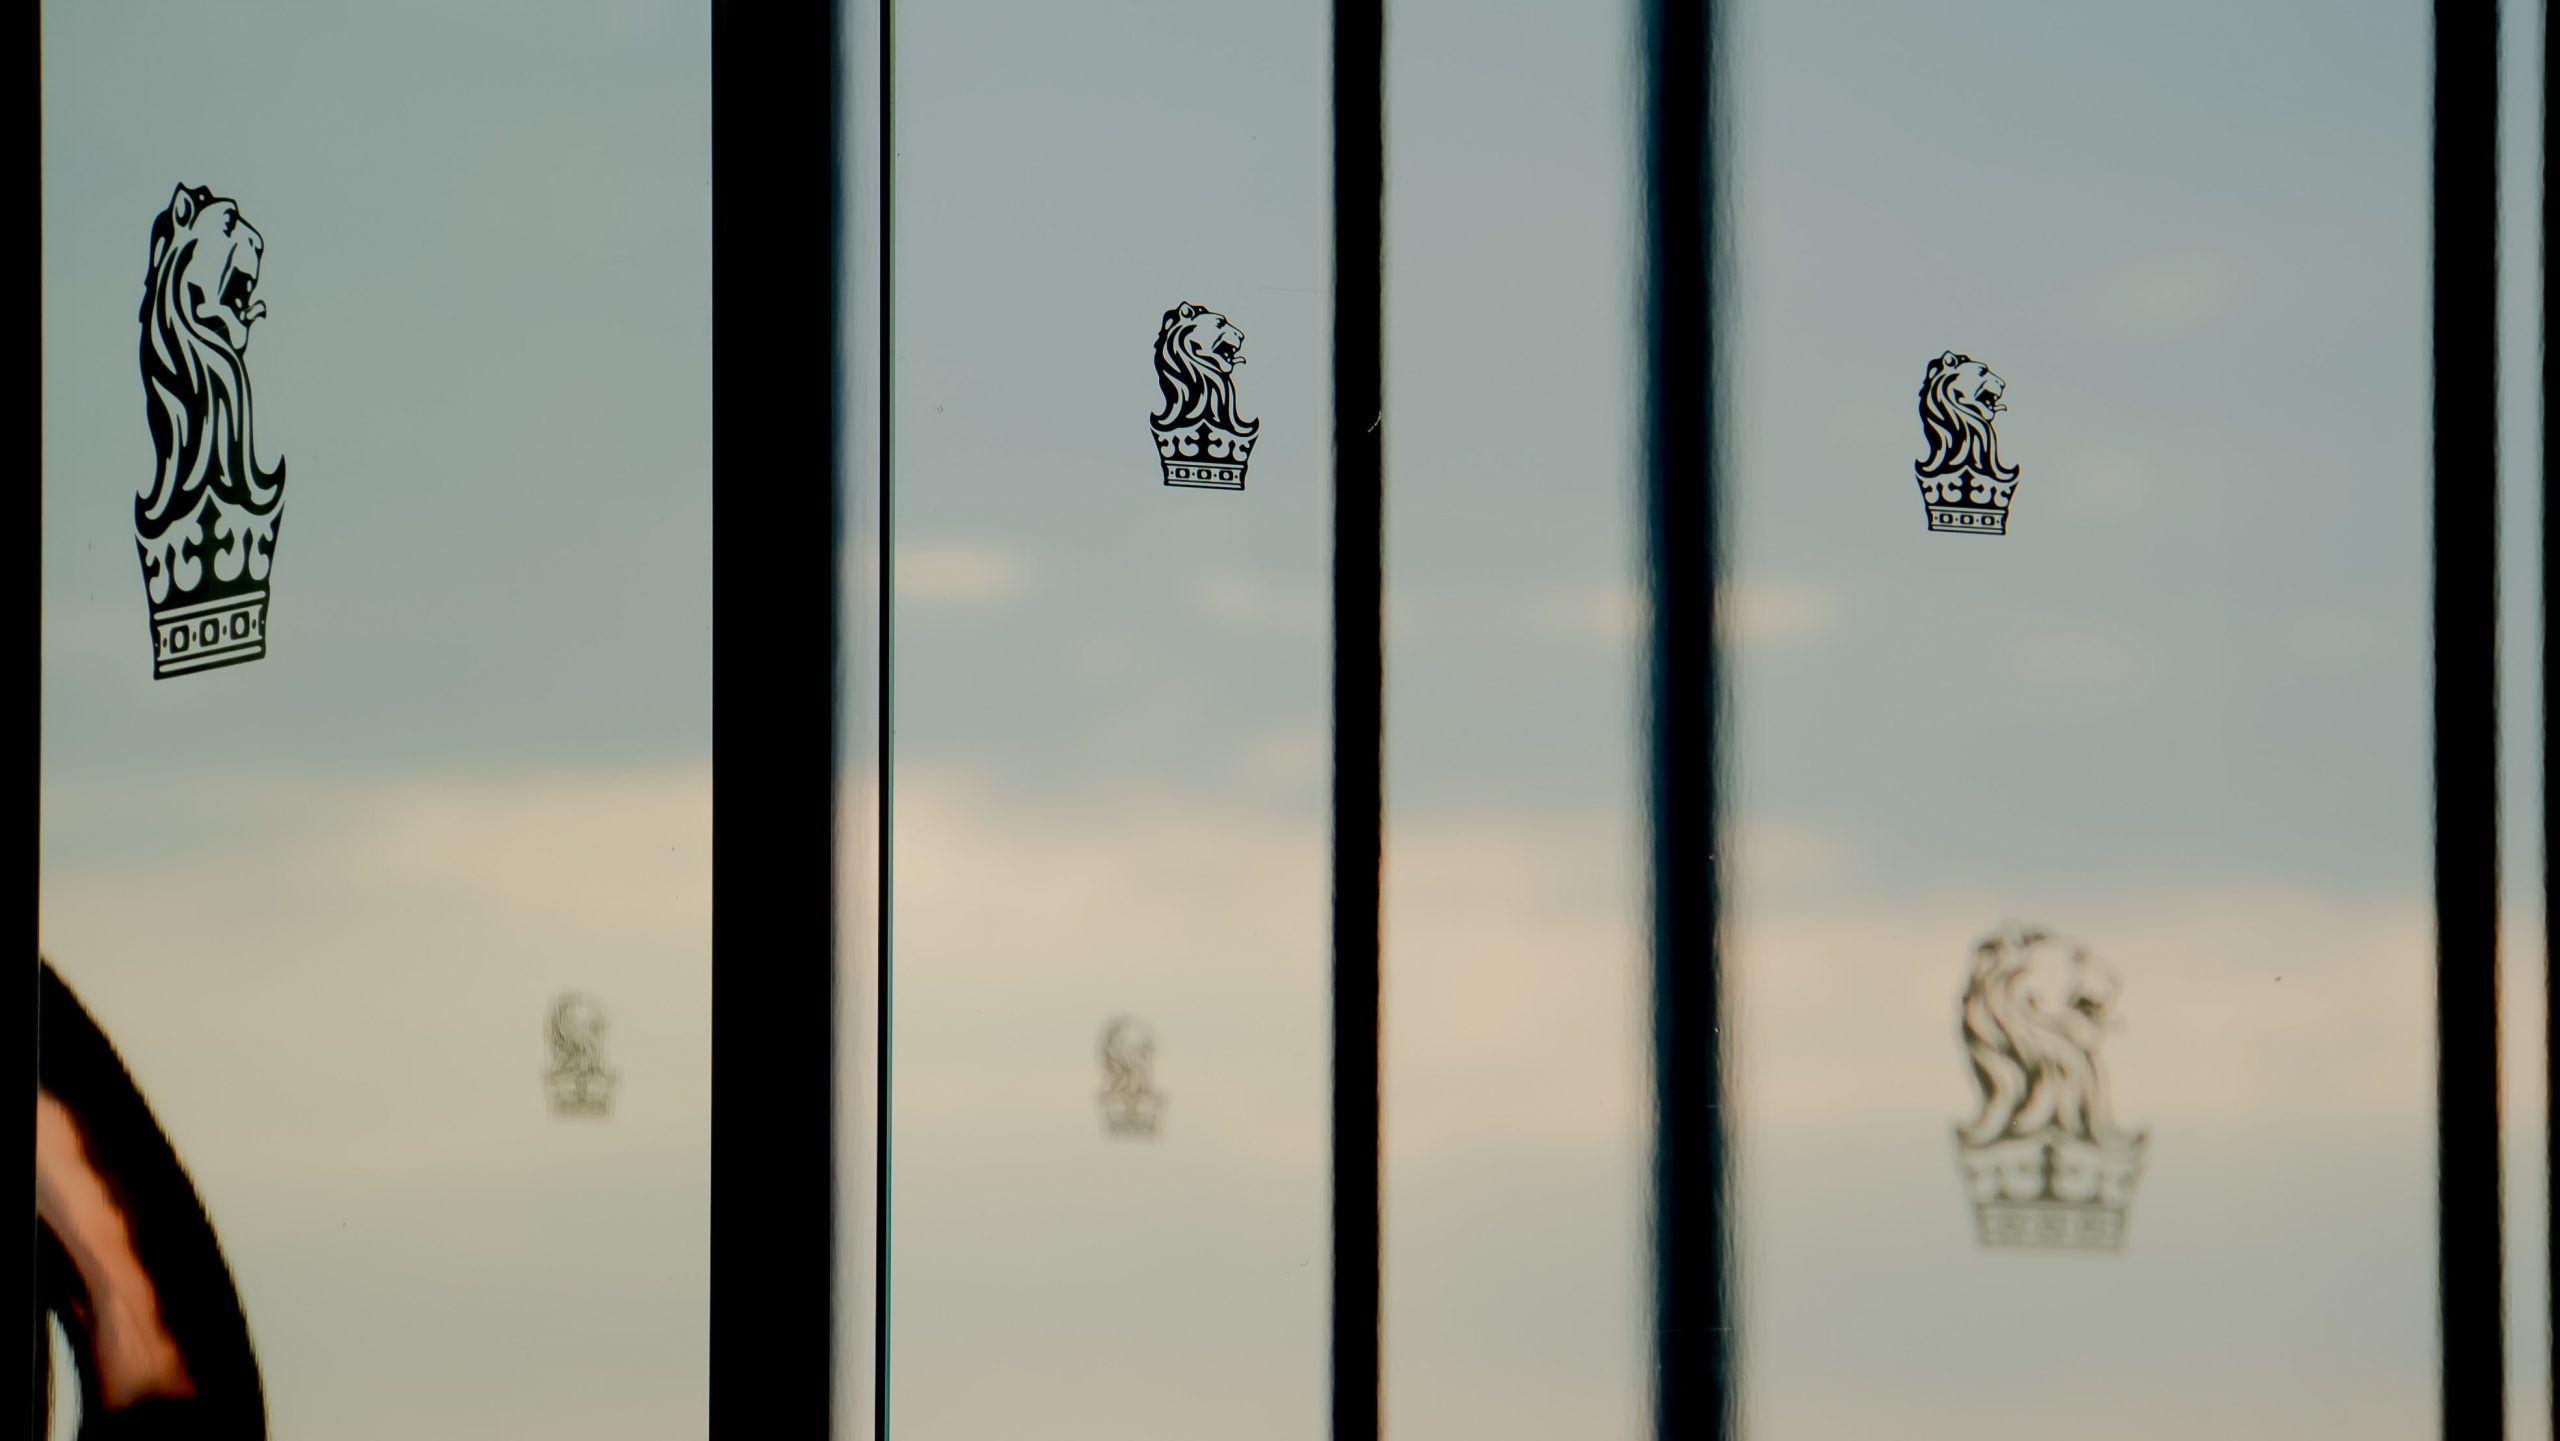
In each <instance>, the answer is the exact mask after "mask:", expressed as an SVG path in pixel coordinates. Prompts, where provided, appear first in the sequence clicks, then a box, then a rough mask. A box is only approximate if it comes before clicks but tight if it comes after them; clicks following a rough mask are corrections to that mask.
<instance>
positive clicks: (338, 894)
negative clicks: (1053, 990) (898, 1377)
mask: <svg viewBox="0 0 2560 1441" xmlns="http://www.w3.org/2000/svg"><path fill="white" fill-rule="evenodd" d="M42 32H43V51H42V70H43V80H44V89H43V102H42V103H43V132H42V152H43V186H44V190H43V196H42V200H43V236H42V244H43V261H44V269H43V337H42V344H43V355H42V360H43V366H44V396H43V399H44V416H43V422H44V424H43V434H44V466H43V516H44V527H43V537H42V547H43V557H42V559H43V566H44V593H43V606H44V610H43V620H42V639H41V660H40V666H41V682H42V724H43V737H42V753H41V786H42V792H41V805H42V819H41V828H40V832H39V836H40V840H39V845H40V852H39V855H40V866H41V870H40V877H41V879H40V883H39V885H40V891H39V926H40V931H39V944H40V946H41V948H42V951H43V954H44V956H45V957H46V958H47V959H48V960H49V961H50V962H51V963H52V965H53V967H54V968H55V969H56V970H57V971H58V972H59V974H60V975H61V977H62V978H63V980H64V982H65V983H66V984H67V986H68V987H69V991H70V993H71V994H74V995H76V996H77V998H78V1000H79V1002H80V1003H81V1004H82V1005H83V1006H84V1007H85V1008H86V1011H87V1012H88V1014H89V1015H90V1016H91V1017H92V1018H93V1020H94V1023H95V1026H96V1028H97V1030H98V1031H99V1032H101V1033H103V1035H104V1037H105V1038H106V1040H107V1042H108V1043H110V1044H111V1045H112V1046H113V1048H114V1051H115V1053H116V1054H117V1055H118V1056H120V1057H121V1060H122V1062H123V1063H124V1065H125V1066H126V1067H127V1068H129V1070H130V1073H131V1078H132V1081H133V1082H134V1084H135V1085H136V1086H137V1087H138V1089H139V1091H140V1093H141V1096H142V1098H143V1100H144V1101H145V1102H147V1104H148V1107H149V1115H150V1117H151V1118H154V1121H156V1125H155V1124H154V1121H145V1120H142V1119H140V1118H139V1117H138V1116H137V1115H135V1114H134V1113H131V1112H129V1111H124V1112H119V1111H117V1110H116V1109H115V1107H114V1105H113V1104H112V1102H113V1100H114V1097H113V1096H112V1095H111V1094H110V1093H111V1092H112V1091H113V1089H114V1088H113V1087H112V1086H109V1085H107V1084H106V1083H105V1082H104V1081H101V1080H99V1079H98V1078H97V1076H95V1075H92V1076H90V1077H88V1078H87V1079H85V1080H84V1079H83V1078H81V1077H78V1076H74V1075H71V1074H69V1073H67V1072H64V1071H63V1070H62V1069H61V1067H62V1066H63V1065H67V1064H69V1063H70V1061H71V1060H72V1058H73V1056H74V1048H73V1047H72V1046H71V1045H70V1044H69V1043H68V1042H63V1043H61V1044H57V1042H58V1041H61V1038H62V1037H64V1036H66V1035H69V1034H71V1032H70V1031H69V1030H67V1029H65V1028H66V1027H68V1026H69V1025H70V1022H71V1020H72V1018H71V1016H70V1015H69V1013H68V1012H67V1011H66V1010H64V1009H62V1008H60V1007H56V1008H54V1009H52V1010H51V1011H49V1012H48V1015H47V1018H46V1027H47V1030H46V1040H47V1049H46V1061H45V1064H46V1085H47V1087H48V1089H53V1088H55V1087H60V1088H63V1094H62V1096H61V1100H62V1101H63V1103H64V1105H65V1107H66V1111H67V1115H68V1120H69V1124H70V1130H69V1131H68V1132H67V1133H66V1134H69V1135H71V1136H73V1137H75V1138H76V1139H77V1140H79V1141H80V1142H81V1145H80V1146H78V1147H74V1148H72V1149H71V1150H70V1151H68V1152H63V1151H40V1157H44V1158H49V1159H45V1160H44V1161H43V1162H42V1164H43V1165H44V1166H45V1167H46V1168H48V1169H47V1170H46V1174H47V1175H48V1176H51V1177H53V1178H55V1179H57V1180H59V1179H61V1178H62V1176H63V1175H65V1174H68V1173H56V1172H53V1171H52V1170H50V1167H51V1166H52V1164H53V1160H55V1159H59V1158H60V1157H61V1156H62V1155H64V1154H70V1155H73V1156H74V1158H75V1159H76V1158H77V1156H79V1155H86V1156H87V1157H88V1158H89V1161H90V1162H91V1163H94V1166H95V1168H97V1169H99V1170H102V1171H103V1172H104V1176H105V1180H106V1181H108V1182H110V1183H113V1185H115V1186H117V1187H120V1188H122V1189H121V1190H120V1192H118V1194H121V1196H122V1198H123V1204H122V1205H121V1206H120V1207H119V1209H120V1210H121V1212H122V1221H121V1223H120V1224H119V1225H114V1226H108V1227H107V1228H106V1230H105V1231H103V1232H102V1231H100V1230H98V1229H96V1228H95V1227H94V1226H92V1225H91V1223H92V1222H95V1221H97V1220H98V1218H99V1216H100V1215H101V1214H103V1213H100V1212H93V1211H87V1210H82V1209H81V1208H80V1207H79V1206H78V1205H77V1204H75V1203H70V1202H65V1203H64V1204H70V1205H71V1210H70V1211H69V1212H64V1211H61V1210H56V1211H53V1212H50V1213H45V1214H46V1219H47V1220H48V1221H49V1222H51V1223H56V1224H57V1226H58V1229H59V1230H60V1231H61V1232H62V1234H63V1235H64V1237H65V1240H66V1245H67V1247H68V1248H69V1249H73V1250H77V1249H78V1248H79V1246H80V1245H82V1244H83V1237H86V1238H88V1239H90V1240H96V1239H98V1238H99V1237H100V1236H102V1235H104V1236H107V1237H108V1239H109V1240H112V1239H113V1237H114V1236H116V1235H122V1236H126V1237H128V1238H139V1239H137V1240H133V1242H132V1244H134V1245H136V1246H138V1247H140V1248H141V1260H140V1262H139V1265H140V1268H141V1270H140V1280H142V1281H146V1282H148V1283H150V1285H149V1290H150V1292H151V1294H152V1297H153V1302H154V1304H155V1306H156V1308H157V1310H158V1312H159V1314H160V1316H161V1318H162V1321H163V1322H164V1323H165V1326H166V1328H167V1329H168V1330H169V1331H170V1332H172V1333H173V1334H172V1344H173V1345H174V1347H175V1353H176V1360H177V1362H178V1364H179V1365H180V1366H182V1367H183V1368H184V1370H185V1371H186V1373H187V1385H188V1386H190V1387H191V1388H192V1389H194V1390H195V1391H196V1393H197V1395H198V1398H199V1400H200V1401H201V1402H204V1403H206V1404H212V1403H214V1402H216V1401H218V1400H220V1399H221V1398H222V1397H224V1396H226V1395H228V1396H237V1395H239V1394H241V1392H240V1389H239V1383H240V1380H241V1378H242V1376H243V1372H242V1369H241V1365H240V1361H241V1358H240V1357H239V1356H238V1355H237V1354H236V1353H234V1354H230V1355H225V1354H223V1348H224V1346H225V1344H226V1335H225V1334H224V1333H225V1323H224V1322H223V1318H222V1317H221V1316H220V1315H219V1314H217V1313H218V1312H219V1311H220V1309H221V1306H222V1305H224V1304H227V1303H226V1302H225V1301H224V1298H223V1297H222V1296H221V1295H220V1294H219V1291H220V1287H219V1277H220V1275H221V1273H222V1272H223V1271H227V1272H228V1275H229V1279H230V1282H231V1283H232V1286H233V1288H234V1289H235V1290H236V1294H237V1298H238V1304H239V1310H240V1312H243V1313H245V1317H246V1334H247V1337H248V1339H249V1341H250V1342H251V1344H252V1345H253V1347H254V1359H255V1364H256V1367H257V1370H258V1372H259V1374H260V1376H261V1377H262V1378H263V1388H262V1389H263V1396H264V1407H265V1410H266V1412H267V1415H268V1418H269V1422H270V1425H271V1428H272V1432H273V1434H277V1435H283V1436H367V1437H381V1438H401V1437H420V1438H424V1437H437V1438H444V1437H453V1436H464V1435H468V1436H476V1437H537V1436H539V1437H545V1438H562V1437H604V1436H626V1437H627V1436H633V1435H640V1434H683V1433H691V1434H700V1433H701V1432H702V1430H703V1429H704V1427H705V1425H706V1422H707V1413H708V1404H707V1384H708V1382H707V1354H706V1352H707V1345H708V1321H709V1236H708V1224H709V1149H710V1082H711V1055H710V1044H709V1024H708V1000H709V987H710V967H709V923H710V857H711V776H710V725H709V721H710V683H711V664H710V662H711V647H710V615H711V571H710V564H709V562H710V553H709V545H708V541H709V533H710V531H709V522H710V509H711V490H710V485H709V475H710V445H711V426H710V409H711V388H710V380H711V376H710V314H711V309H710V308H711V294H710V290H711V285H710V282H711V271H710V233H711V204H710V191H709V184H708V182H709V172H710V109H709V107H710V96H709V79H710V71H709V53H710V52H709V30H708V22H707V17H706V16H705V14H704V12H703V9H702V7H700V6H698V5H695V4H690V3H662V0H647V3H630V0H605V3H564V4H552V5H543V6H537V7H517V6H499V5H478V6H464V7H456V6H453V5H447V4H439V5H397V6H393V5H365V6H340V7H323V8H321V9H318V10H315V9H314V8H313V7H309V6H276V5H225V6H219V7H209V6H200V5H192V4H184V3H153V4H145V5H120V6H113V7H101V6H94V5H81V4H59V5H50V6H48V7H47V8H46V10H45V12H44V15H43V24H42ZM138 322H139V323H138ZM251 334H254V337H255V339H254V342H251V341H249V340H248V339H247V337H248V336H249V335H251ZM252 379H253V380H254V382H255V384H254V390H253V389H252V388H251V384H250V382H251V380H252ZM253 402H254V419H255V425H254V429H253V427H252V425H251V420H252V406H253ZM155 427H156V429H155ZM155 442H156V443H155ZM199 442H203V443H199ZM137 500H139V502H140V505H139V510H140V512H141V513H140V514H137ZM288 513H289V515H290V517H291V523H290V524H289V525H282V524H277V522H278V521H279V520H280V519H281V518H282V517H283V516H284V515H286V514H288ZM193 526H201V527H203V529H204V531H205V532H207V533H204V534H195V533H192V532H191V531H190V529H189V528H190V527H193ZM240 544H253V545H254V546H255V547H256V550H257V556H256V557H255V561H256V563H255V564H250V565H247V566H238V565H235V564H234V563H233V559H231V558H230V557H236V556H237V554H238V553H237V551H235V550H234V549H233V547H234V546H235V545H240ZM137 550H140V551H141V552H142V555H143V556H147V557H151V558H152V559H150V560H144V559H141V558H138V556H137ZM155 566H166V567H170V569H171V571H173V572H174V574H170V573H168V572H160V573H163V574H166V575H167V576H168V580H169V583H168V584H164V585H163V586H162V587H161V588H160V589H158V590H156V591H155V590H154V589H153V588H152V586H151V584H150V577H151V576H152V575H153V574H154V573H155ZM191 607H192V608H193V609H190V608H191ZM208 657H210V658H212V659H214V660H217V661H220V662H223V663H221V664H216V665H203V664H199V662H202V661H204V660H206V659H207V658H208ZM155 672H156V673H157V674H158V675H159V677H160V678H157V679H155ZM572 998H574V999H572ZM564 1000H566V1001H568V1004H567V1005H566V1006H565V1007H564V1006H563V1005H562V1002H563V1001H564ZM42 1114H43V1112H42V1110H41V1108H40V1115H42ZM146 1128H147V1129H151V1130H157V1131H158V1132H161V1133H165V1138H166V1143H167V1145H168V1146H169V1147H170V1148H171V1149H173V1150H174V1153H175V1156H176V1158H177V1159H178V1161H179V1162H181V1163H182V1164H183V1166H184V1168H185V1177H186V1178H187V1181H188V1182H191V1186H190V1185H188V1184H187V1183H186V1182H181V1181H178V1180H175V1179H173V1178H172V1176H171V1175H170V1174H169V1173H167V1172H166V1171H165V1170H159V1171H154V1170H152V1168H151V1167H150V1166H149V1165H147V1164H146V1162H145V1160H144V1159H137V1158H147V1156H148V1154H149V1153H151V1152H152V1151H153V1150H154V1148H155V1145H156V1142H155V1141H154V1140H153V1139H152V1137H151V1136H149V1135H148V1134H147V1133H146ZM137 1168H139V1169H137ZM146 1172H149V1174H145V1173H146ZM64 1184H65V1185H70V1182H68V1181H65V1182H64ZM71 1189H72V1190H74V1191H76V1190H78V1187H77V1186H72V1187H71ZM188 1189H192V1191H193V1192H194V1193H195V1195H196V1197H198V1198H200V1200H201V1202H202V1205H203V1207H204V1210H205V1213H206V1215H207V1216H208V1217H209V1219H210V1222H211V1226H212V1231H213V1236H214V1238H215V1241H216V1242H217V1243H218V1246H219V1258H220V1260H219V1263H216V1262H215V1261H214V1260H213V1258H212V1256H211V1255H210V1254H209V1252H208V1251H207V1249H206V1247H205V1246H204V1245H203V1244H202V1243H201V1238H198V1240H196V1241H190V1240H188V1239H187V1235H188V1230H189V1223H188V1222H187V1219H186V1217H185V1214H184V1213H185V1210H186V1205H187V1198H186V1196H185V1191H186V1190H188ZM66 1194H67V1193H66ZM56 1200H57V1201H60V1200H61V1196H60V1195H57V1196H56ZM47 1204H48V1203H47V1202H46V1201H44V1200H41V1199H40V1202H39V1207H40V1213H43V1208H44V1207H45V1206H46V1205H47ZM110 1219H112V1218H110ZM90 1259H91V1261H93V1262H95V1265H103V1266H105V1268H106V1269H104V1270H98V1269H95V1266H94V1265H93V1268H92V1269H91V1270H89V1271H87V1272H85V1273H80V1279H82V1280H84V1281H86V1280H94V1279H97V1278H101V1277H104V1278H107V1281H106V1282H105V1283H103V1284H114V1285H118V1286H124V1287H127V1289H126V1290H123V1291H119V1294H120V1295H130V1294H133V1293H132V1292H131V1291H130V1283H132V1282H133V1281H134V1279H135V1278H134V1277H132V1276H130V1275H127V1274H126V1273H125V1272H122V1271H119V1270H118V1269H117V1268H116V1267H115V1266H114V1264H113V1258H112V1257H111V1256H110V1257H108V1258H107V1260H105V1261H97V1260H96V1258H95V1257H92V1258H90ZM209 1277H210V1278H213V1279H210V1280H209V1279H208V1278H209ZM55 1279H56V1281H57V1282H60V1283H61V1284H64V1285H68V1284H70V1274H69V1273H62V1272H57V1273H56V1277H55ZM208 1288H211V1289H208ZM92 1291H93V1294H94V1287H93V1288H92ZM208 1308H210V1309H208ZM227 1324H228V1339H229V1340H230V1341H236V1340H237V1337H238V1333H239V1330H240V1323H239V1321H238V1320H237V1317H236V1315H235V1317H234V1318H233V1319H232V1320H231V1321H229V1322H228V1323H227ZM127 1359H128V1360H130V1359H131V1358H127ZM160 1359H161V1360H166V1359H167V1358H166V1357H161V1358H160ZM111 1369H112V1368H111ZM143 1369H144V1370H145V1371H146V1372H147V1373H148V1375H149V1377H156V1378H158V1380H156V1381H150V1382H149V1384H146V1385H144V1386H143V1388H142V1390H141V1391H138V1392H135V1393H134V1394H148V1393H149V1392H150V1390H151V1389H152V1388H153V1387H154V1386H160V1384H161V1383H162V1382H165V1381H166V1380H167V1377H168V1375H169V1374H170V1373H169V1372H168V1370H167V1368H166V1367H160V1366H158V1365H157V1363H156V1362H155V1363H154V1364H153V1365H148V1366H145V1367H144V1368H143ZM118 1374H124V1373H118ZM161 1389H166V1387H165V1386H161ZM77 1394H78V1388H77V1383H76V1380H75V1378H74V1377H72V1376H71V1375H70V1374H68V1373H66V1372H60V1371H59V1370H58V1374H57V1376H56V1389H55V1395H56V1398H57V1400H58V1401H60V1402H62V1403H63V1404H61V1405H60V1406H58V1407H57V1409H56V1422H57V1425H58V1426H59V1427H60V1428H63V1429H64V1430H65V1431H67V1429H68V1427H69V1426H70V1425H71V1424H72V1413H73V1412H74V1411H75V1410H76V1408H75V1407H74V1406H73V1405H72V1404H71V1403H72V1402H73V1401H74V1400H75V1399H76V1398H77ZM199 1419H200V1418H199ZM178 1429H180V1430H182V1431H190V1432H193V1431H195V1430H197V1429H199V1427H197V1426H194V1425H182V1426H180V1427H179V1428H178ZM203 1429H206V1430H208V1432H209V1431H210V1430H212V1429H221V1428H212V1427H209V1426H208V1427H205V1428H203Z"/></svg>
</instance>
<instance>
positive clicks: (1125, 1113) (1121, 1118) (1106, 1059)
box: [1102, 1016, 1164, 1136]
mask: <svg viewBox="0 0 2560 1441" xmlns="http://www.w3.org/2000/svg"><path fill="white" fill-rule="evenodd" d="M1155 1059H1156V1038H1155V1033H1154V1032H1153V1031H1151V1030H1149V1029H1147V1023H1146V1022H1144V1021H1141V1020H1138V1019H1137V1018H1135V1017H1132V1016H1115V1017H1113V1018H1112V1020H1111V1023H1110V1024H1109V1025H1106V1026H1104V1027H1103V1028H1102V1123H1103V1127H1104V1129H1106V1130H1107V1131H1109V1132H1110V1133H1111V1134H1112V1135H1115V1136H1152V1135H1154V1134H1155V1133H1156V1124H1157V1122H1158V1121H1159V1120H1160V1119H1162V1117H1163V1114H1164V1096H1163V1095H1162V1093H1160V1092H1158V1091H1157V1090H1156V1088H1155V1074H1154V1067H1155Z"/></svg>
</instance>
